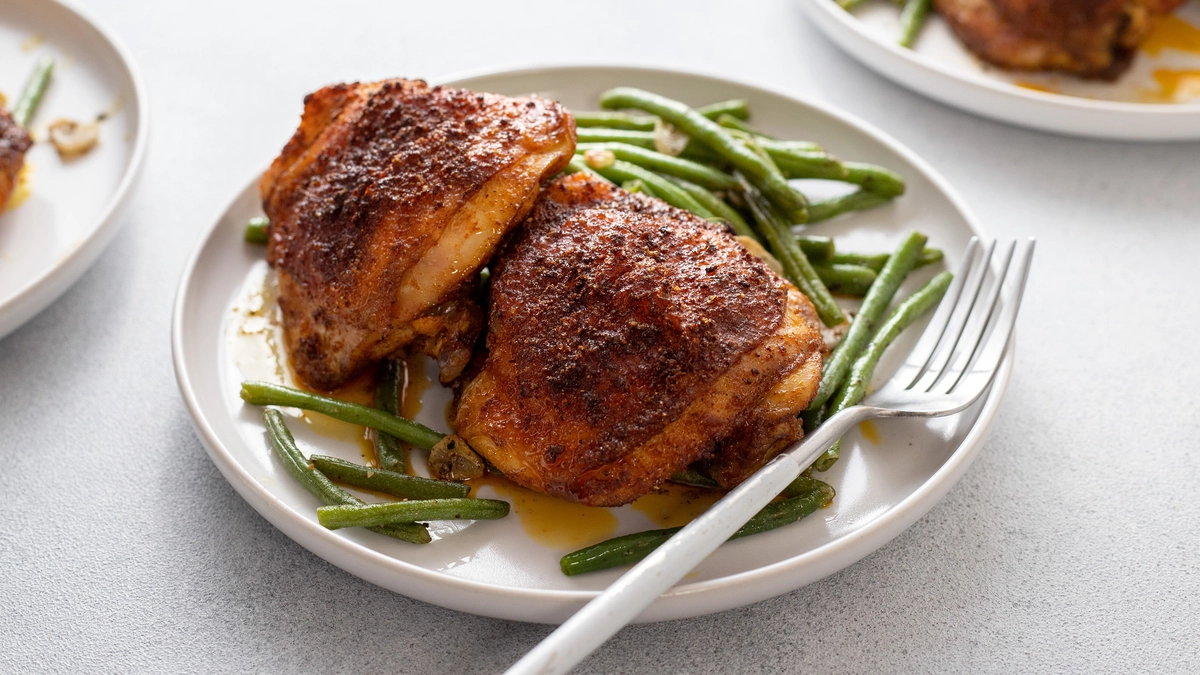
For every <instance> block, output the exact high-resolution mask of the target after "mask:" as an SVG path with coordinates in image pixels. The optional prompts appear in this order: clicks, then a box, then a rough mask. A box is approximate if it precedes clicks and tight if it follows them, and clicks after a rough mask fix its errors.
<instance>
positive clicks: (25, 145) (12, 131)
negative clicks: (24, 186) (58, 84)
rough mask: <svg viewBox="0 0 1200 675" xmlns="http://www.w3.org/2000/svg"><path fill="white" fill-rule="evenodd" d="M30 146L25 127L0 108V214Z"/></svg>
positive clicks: (31, 142) (15, 183) (14, 185)
mask: <svg viewBox="0 0 1200 675" xmlns="http://www.w3.org/2000/svg"><path fill="white" fill-rule="evenodd" d="M31 145H33V139H31V138H30V137H29V132H28V131H26V130H25V127H23V126H21V125H20V124H17V121H16V120H14V119H13V117H12V115H10V114H9V113H8V111H7V110H4V109H3V108H0V213H3V212H4V206H5V205H6V204H8V198H9V197H10V196H11V195H12V192H13V188H15V187H16V186H17V180H18V176H19V175H20V173H21V167H23V166H24V165H25V152H26V151H27V150H29V147H30V146H31Z"/></svg>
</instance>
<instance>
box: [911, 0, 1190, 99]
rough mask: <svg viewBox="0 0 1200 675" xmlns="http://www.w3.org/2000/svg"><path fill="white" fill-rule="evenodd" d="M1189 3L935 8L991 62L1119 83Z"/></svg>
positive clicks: (990, 2) (1006, 2)
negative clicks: (1161, 22)
mask: <svg viewBox="0 0 1200 675" xmlns="http://www.w3.org/2000/svg"><path fill="white" fill-rule="evenodd" d="M1182 3H1183V0H934V6H935V7H937V10H938V11H939V12H940V13H941V14H942V15H943V16H944V17H946V21H947V22H949V24H950V28H951V29H952V30H953V31H954V32H955V33H956V34H957V35H958V37H959V38H960V39H962V41H963V42H964V43H965V44H966V45H967V48H969V49H970V50H971V51H973V52H975V54H976V55H978V56H979V57H980V58H982V59H984V60H985V61H989V62H991V63H994V64H996V65H998V66H1000V67H1002V68H1012V69H1016V70H1061V71H1065V72H1069V73H1074V74H1076V75H1080V76H1082V77H1094V78H1100V79H1108V80H1111V79H1115V78H1116V77H1117V76H1118V75H1120V74H1121V73H1123V72H1125V69H1126V68H1128V67H1129V63H1130V61H1132V59H1133V56H1134V54H1135V52H1136V50H1137V47H1138V45H1140V44H1141V43H1142V42H1143V41H1145V39H1146V37H1147V36H1148V35H1149V34H1150V30H1151V29H1152V28H1153V27H1154V25H1155V22H1156V21H1157V20H1158V19H1159V18H1160V17H1162V16H1164V15H1166V14H1169V13H1170V12H1172V11H1174V10H1175V8H1176V7H1178V6H1179V5H1181V4H1182Z"/></svg>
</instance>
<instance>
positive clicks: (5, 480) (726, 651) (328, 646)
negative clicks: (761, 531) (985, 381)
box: [0, 0, 1200, 673]
mask: <svg viewBox="0 0 1200 675" xmlns="http://www.w3.org/2000/svg"><path fill="white" fill-rule="evenodd" d="M87 5H88V6H89V7H90V9H91V10H92V11H93V12H94V13H96V14H98V15H99V16H100V17H102V18H103V20H105V21H106V22H107V23H108V24H109V25H110V26H111V27H112V28H113V29H115V31H116V32H117V33H119V34H120V35H121V36H122V37H123V38H124V40H125V41H126V43H127V45H128V46H129V47H130V49H131V50H132V52H133V54H134V56H135V57H136V58H137V60H138V61H139V63H140V65H141V68H142V70H143V74H144V76H145V79H146V83H147V85H148V88H149V91H150V98H151V100H150V108H151V118H152V131H151V142H150V151H149V156H148V158H147V161H148V164H147V166H146V172H145V176H144V179H143V181H142V182H141V185H140V187H139V188H138V189H137V191H136V193H135V195H134V197H133V208H132V209H131V211H130V215H129V216H128V218H127V222H126V223H125V224H124V229H123V230H122V232H121V234H120V235H118V237H117V238H116V240H115V241H114V242H113V244H112V246H111V247H110V248H109V249H108V250H107V252H106V253H105V254H104V255H103V256H102V257H101V258H100V260H99V262H98V263H97V264H96V265H95V267H93V268H92V269H91V271H89V272H88V273H87V274H86V275H85V276H84V277H83V278H82V280H81V281H80V282H79V283H77V284H76V285H75V286H74V287H73V288H72V289H71V290H70V291H69V292H67V293H66V294H65V295H63V296H62V298H60V299H59V300H58V301H57V302H55V303H54V304H53V305H51V306H50V307H49V309H47V310H46V311H44V312H42V313H41V314H40V315H39V316H37V317H36V318H34V319H33V320H32V321H30V322H29V323H28V324H26V325H25V326H24V327H22V328H21V329H19V330H17V331H16V332H15V333H13V334H11V335H9V336H8V337H7V338H4V339H3V340H0V429H2V430H3V432H2V436H0V464H2V465H3V470H0V495H3V503H4V505H5V508H4V510H3V511H4V514H3V518H2V521H3V524H0V670H2V671H4V672H31V671H62V672H162V671H184V672H231V671H236V672H242V671H267V672H281V671H297V672H316V671H336V672H355V673H372V672H396V671H400V672H420V673H434V672H449V673H457V672H496V671H499V670H502V669H503V667H504V666H506V665H507V664H509V663H511V662H512V661H514V660H515V659H516V658H518V657H519V656H520V655H521V654H522V653H523V652H524V651H526V650H528V649H529V648H530V647H532V646H533V645H534V644H535V643H536V642H537V641H538V640H539V639H540V638H541V637H542V636H544V635H546V634H547V633H548V631H549V628H548V627H546V626H539V625H527V624H520V623H513V622H507V621H499V620H494V619H486V618H481V617H476V616H471V615H467V614H461V613H458V612H454V611H450V610H446V609H442V608H439V607H436V606H433V605H428V604H424V603H421V602H418V601H415V600H410V599H408V598H405V597H402V596H399V595H396V594H393V593H391V592H389V591H386V590H383V589H381V588H378V587H375V586H373V585H371V584H369V583H367V582H365V581H361V580H359V579H357V578H355V577H353V576H351V575H349V574H347V573H345V572H343V571H341V570H340V569H338V568H336V567H334V566H332V565H330V564H328V563H326V562H324V561H323V560H321V559H319V558H317V557H316V556H314V555H312V554H310V553H309V552H308V551H306V550H305V549H303V548H301V547H300V546H299V545H298V544H296V543H294V542H292V541H291V540H290V539H288V538H287V537H286V536H284V535H283V534H281V533H280V532H278V531H277V530H275V528H273V527H272V526H271V525H270V524H268V523H267V521H265V520H264V519H263V518H262V517H260V516H259V515H258V514H257V513H255V512H254V511H253V510H252V509H251V508H250V507H249V506H248V505H247V504H246V503H245V502H244V501H242V499H241V498H240V497H239V496H238V495H237V494H236V493H235V492H234V491H233V488H231V487H230V486H229V485H228V484H227V483H226V482H225V480H224V479H223V478H222V477H221V475H220V474H219V473H218V472H217V469H216V468H215V467H214V466H213V464H212V462H210V461H209V459H208V457H207V456H206V455H205V452H204V450H203V448H202V447H201V445H200V442H199V441H198V440H197V438H196V436H195V434H194V433H193V432H192V428H191V425H190V424H189V421H188V416H187V413H186V412H185V409H184V406H183V404H182V402H181V400H180V397H179V394H178V390H177V389H176V384H175V376H174V373H173V371H172V366H171V352H170V343H169V337H170V312H171V305H172V300H173V298H174V293H175V290H176V284H177V282H178V280H179V275H180V273H181V271H182V268H183V265H184V262H185V261H186V259H187V257H188V256H189V254H190V253H191V251H192V248H193V246H194V245H195V244H196V242H197V240H198V238H199V237H200V236H201V235H202V233H204V232H205V230H206V229H207V228H208V227H209V225H210V224H211V222H212V219H213V218H214V217H215V216H216V215H217V213H218V212H219V210H220V209H222V208H223V206H224V204H225V203H226V201H227V200H228V199H229V198H230V197H231V196H232V194H233V193H234V192H235V191H236V190H239V189H240V188H241V187H242V186H243V185H245V183H246V181H247V180H248V179H249V178H250V177H251V176H252V175H253V174H254V173H255V172H256V171H258V170H260V169H261V168H262V167H263V166H264V164H265V163H266V162H268V161H269V160H270V158H271V157H273V156H274V154H275V153H277V152H278V150H279V148H280V147H281V146H282V144H283V142H284V141H285V140H286V139H287V137H288V136H289V134H290V133H291V131H292V130H293V128H294V125H295V122H296V119H297V115H298V113H299V110H300V101H301V98H302V97H303V95H304V94H305V93H306V92H309V91H311V90H313V89H316V88H317V87H319V86H320V85H323V84H326V83H329V82H333V81H337V80H343V79H369V78H378V77H385V76H395V75H406V76H425V77H430V78H438V77H443V76H445V75H448V74H451V73H454V72H456V71H462V70H468V69H479V68H483V67H496V66H505V65H524V64H544V63H585V62H598V63H623V64H646V65H655V66H667V67H682V68H687V69H699V70H704V71H710V72H713V73H715V74H718V75H723V76H727V77H733V78H737V77H745V78H749V79H751V80H752V81H755V82H759V83H765V84H768V85H773V86H777V87H779V88H782V89H785V90H789V91H793V92H798V93H800V94H802V95H805V96H810V97H813V98H815V99H820V100H824V101H827V102H829V103H832V104H834V105H836V106H839V107H841V108H844V109H846V110H849V111H851V112H852V113H854V114H856V115H859V116H861V117H863V118H865V119H867V120H868V121H870V122H872V123H874V124H875V125H878V126H879V127H881V128H882V129H883V130H885V131H886V132H888V133H890V134H892V135H893V136H895V137H896V138H898V139H899V140H900V141H901V142H902V143H904V144H906V145H908V146H909V147H910V148H912V149H913V150H915V151H916V152H917V154H919V155H921V156H922V157H923V158H925V159H926V160H928V161H929V162H930V163H931V164H932V165H933V166H934V167H935V168H937V169H938V170H939V171H941V172H942V173H943V174H944V175H945V176H947V177H948V178H949V180H950V181H951V183H953V184H954V186H955V187H956V188H957V189H958V190H959V191H960V192H961V194H962V195H963V196H964V197H965V198H966V200H967V202H968V203H969V204H970V205H971V206H972V207H973V208H974V210H975V211H976V212H977V213H978V214H979V216H980V218H981V220H982V221H983V223H984V225H985V227H986V228H988V229H989V231H990V232H991V233H994V234H995V235H998V236H1005V237H1017V236H1036V237H1038V238H1039V240H1040V243H1039V250H1038V260H1037V261H1036V265H1035V267H1034V272H1033V276H1032V279H1031V281H1030V285H1029V290H1028V292H1027V300H1026V304H1025V307H1024V310H1023V316H1022V319H1021V322H1020V331H1019V333H1020V336H1019V343H1018V348H1017V362H1016V367H1015V369H1014V372H1013V376H1012V382H1011V385H1010V387H1009V390H1008V394H1007V399H1006V401H1005V403H1004V405H1003V408H1002V410H1001V412H1000V415H999V419H998V421H997V423H996V426H995V431H994V434H993V435H992V437H991V440H990V441H989V442H988V443H987V445H986V446H985V447H984V449H983V451H982V452H981V454H980V457H979V459H978V460H977V461H976V462H975V464H974V465H973V466H972V468H971V469H970V470H969V471H968V472H967V474H966V476H965V477H964V478H963V479H962V481H961V482H960V483H959V484H958V485H957V486H956V487H955V488H954V489H953V490H951V492H950V493H949V495H948V496H947V497H946V498H945V499H944V500H943V501H942V502H941V503H939V504H938V505H937V506H936V507H934V509H933V510H932V511H931V512H930V513H929V515H927V516H926V517H924V518H922V519H921V520H920V521H918V522H917V523H916V524H915V525H913V526H912V527H911V528H909V529H908V530H907V531H906V532H904V533H903V534H901V535H900V536H899V537H897V538H896V539H895V540H894V541H892V542H891V543H889V544H888V545H886V546H884V547H883V548H882V549H880V550H879V551H878V552H877V553H875V554H873V555H871V556H869V557H868V558H866V559H865V560H863V561H861V562H859V563H858V564H856V565H853V566H851V567H850V568H848V569H846V570H844V571H842V572H840V573H838V574H835V575H833V576H831V577H829V578H827V579H825V580H823V581H820V582H818V583H815V584H812V585H810V586H808V587H806V588H802V589H800V590H797V591H795V592H792V593H789V594H786V595H783V596H780V597H777V598H774V599H772V600H768V601H765V602H761V603H759V604H756V605H753V606H750V607H745V608H742V609H737V610H732V611H727V612H723V613H720V614H715V615H711V616H705V617H700V618H696V619H690V620H684V621H674V622H669V623H662V624H652V625H639V626H634V627H630V628H627V629H625V630H623V631H622V632H621V633H620V634H619V635H618V636H617V637H616V638H615V639H614V640H613V641H611V642H610V643H609V644H608V645H606V646H605V647H604V648H603V649H601V650H600V651H599V652H597V653H596V654H595V655H593V656H592V657H590V658H589V659H588V660H587V661H585V662H584V663H583V664H582V665H581V667H580V668H579V672H583V673H659V672H689V673H709V672H712V673H718V672H763V673H774V672H805V673H824V672H914V671H967V670H970V671H977V672H993V671H994V672H1014V671H1025V672H1031V671H1037V672H1049V671H1091V672H1094V671H1109V672H1113V671H1157V672H1186V671H1191V672H1195V671H1196V669H1197V668H1200V601H1198V596H1200V489H1198V485H1197V483H1198V481H1200V453H1198V452H1197V451H1198V450H1200V441H1198V436H1197V433H1198V432H1200V428H1198V427H1200V422H1198V420H1200V416H1198V414H1197V410H1200V394H1198V393H1197V392H1198V391H1200V389H1198V388H1197V387H1196V384H1195V383H1196V382H1197V381H1198V380H1200V359H1197V358H1196V355H1195V354H1196V347H1195V344H1196V337H1197V336H1200V310H1198V309H1197V302H1196V299H1195V297H1194V296H1192V295H1191V294H1190V291H1191V290H1192V289H1194V287H1195V279H1196V278H1197V269H1198V264H1197V261H1198V260H1200V221H1198V218H1197V211H1198V208H1197V207H1200V144H1195V143H1190V144H1189V143H1163V144H1129V143H1116V142H1102V141H1094V140H1081V139H1073V138H1065V137H1058V136H1051V135H1047V134H1043V133H1038V132H1033V131H1026V130H1023V129H1019V128H1015V127H1010V126H1005V125H1003V124H999V123H995V122H991V121H987V120H984V119H980V118H977V117H973V116H971V115H968V114H965V113H961V112H958V111H957V110H953V109H950V108H947V107H944V106H942V105H939V104H936V103H933V102H931V101H929V100H926V99H924V98H921V97H920V96H918V95H915V94H913V93H910V92H908V91H907V90H905V89H902V88H900V87H898V86H896V85H894V84H891V83H890V82H888V81H885V80H883V79H881V78H879V77H877V76H876V75H874V74H873V73H871V72H869V71H867V70H866V69H864V68H862V67H861V66H859V65H858V64H857V63H855V62H853V61H851V60H850V59H849V58H848V57H847V56H845V55H844V54H842V53H841V52H840V51H838V50H837V49H836V48H835V47H834V46H833V45H832V44H831V43H830V42H828V41H827V40H826V39H824V38H823V37H822V36H821V35H820V34H819V33H817V32H816V30H815V29H814V28H813V26H811V25H810V24H809V23H808V22H807V21H806V19H805V18H804V16H803V15H802V13H801V10H800V9H799V7H798V6H797V3H795V2H787V1H783V0H780V1H774V2H765V1H764V2H747V3H737V4H734V3H726V2H719V1H708V2H700V1H697V2H691V3H666V2H636V3H635V2H611V3H586V4H585V3H562V2H509V3H503V5H502V3H498V2H460V3H435V2H430V3H401V2H379V3H367V2H358V1H354V0H344V1H342V2H338V3H315V2H310V1H304V2H299V1H294V2H286V3H285V2H276V3H267V2H234V1H231V0H210V1H208V2H194V3H192V2H188V3H179V2H152V1H150V0H90V1H89V2H87Z"/></svg>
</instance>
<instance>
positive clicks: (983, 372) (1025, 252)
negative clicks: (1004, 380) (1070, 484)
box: [952, 238, 1037, 400]
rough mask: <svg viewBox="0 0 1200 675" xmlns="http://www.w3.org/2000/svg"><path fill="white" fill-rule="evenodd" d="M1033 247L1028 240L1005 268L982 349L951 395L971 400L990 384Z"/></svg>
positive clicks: (1013, 318) (1010, 327)
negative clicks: (999, 300) (1001, 290)
mask: <svg viewBox="0 0 1200 675" xmlns="http://www.w3.org/2000/svg"><path fill="white" fill-rule="evenodd" d="M1036 244H1037V242H1036V240H1034V239H1033V238H1030V239H1028V240H1027V241H1025V242H1022V245H1021V246H1019V247H1018V250H1017V253H1016V255H1015V257H1014V260H1013V263H1012V265H1010V266H1009V273H1008V274H1007V275H1005V278H1004V279H1003V282H1004V293H1003V300H1002V303H1001V307H1000V311H999V312H998V313H997V315H996V317H995V321H994V322H993V323H994V326H993V327H992V329H991V333H989V334H988V337H987V338H986V339H985V341H984V343H983V345H982V347H981V348H980V349H978V350H976V351H977V352H978V354H977V356H976V357H975V359H974V361H973V362H969V363H968V364H967V367H966V368H965V369H964V371H963V373H962V375H961V376H960V378H959V380H958V382H957V383H956V384H955V385H954V387H953V389H952V392H953V393H954V394H955V395H957V396H962V397H964V398H969V399H971V400H974V399H975V398H976V397H977V396H978V395H979V394H980V393H981V392H982V391H983V390H984V389H985V388H986V387H987V385H988V384H989V383H991V381H992V378H993V377H994V376H995V374H996V371H997V370H998V369H999V367H1000V359H1001V358H1003V357H1004V352H1005V350H1006V349H1007V348H1008V341H1009V340H1010V339H1012V332H1013V328H1014V327H1015V326H1016V323H1017V313H1018V312H1019V311H1020V309H1021V299H1022V298H1023V297H1024V295H1025V282H1026V281H1027V280H1028V279H1029V269H1030V267H1031V266H1032V263H1033V250H1034V247H1035V246H1036Z"/></svg>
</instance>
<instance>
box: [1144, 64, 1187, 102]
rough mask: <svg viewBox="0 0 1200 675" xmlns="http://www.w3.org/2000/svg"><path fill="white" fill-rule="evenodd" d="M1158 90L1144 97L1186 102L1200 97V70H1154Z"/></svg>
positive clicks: (1151, 99) (1150, 99)
mask: <svg viewBox="0 0 1200 675" xmlns="http://www.w3.org/2000/svg"><path fill="white" fill-rule="evenodd" d="M1154 81H1155V82H1157V83H1158V91H1156V92H1151V93H1148V94H1147V95H1146V96H1145V97H1144V98H1145V99H1146V100H1147V101H1149V102H1155V103H1184V102H1187V101H1190V100H1192V99H1195V98H1197V97H1200V70H1171V69H1168V68H1160V69H1158V70H1155V71H1154Z"/></svg>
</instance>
